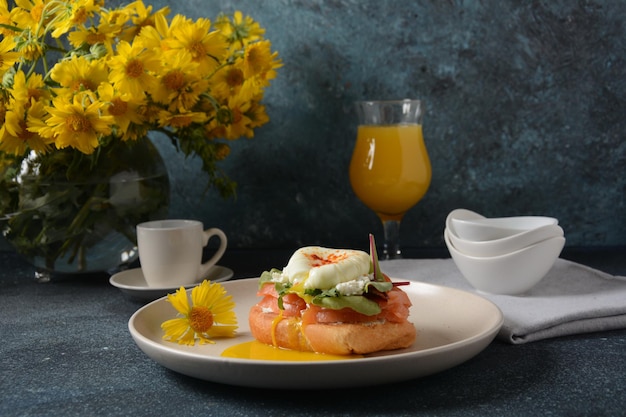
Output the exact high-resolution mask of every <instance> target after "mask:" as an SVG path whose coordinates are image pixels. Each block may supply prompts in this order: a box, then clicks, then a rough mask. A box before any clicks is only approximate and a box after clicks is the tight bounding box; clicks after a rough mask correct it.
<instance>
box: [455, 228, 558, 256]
mask: <svg viewBox="0 0 626 417" xmlns="http://www.w3.org/2000/svg"><path fill="white" fill-rule="evenodd" d="M446 230H447V231H448V237H449V238H450V241H451V242H452V245H453V246H454V247H455V248H456V249H457V250H458V251H459V252H462V253H464V254H465V255H470V256H480V257H489V256H499V255H504V254H507V253H511V252H515V251H517V250H520V249H523V248H525V247H526V246H530V245H533V244H535V243H538V242H541V241H543V240H546V239H550V238H553V237H559V236H563V229H562V228H561V226H559V225H556V224H549V225H546V226H541V227H538V228H536V229H530V230H525V231H522V232H519V233H516V234H513V235H510V236H507V237H503V238H501V239H494V240H483V241H473V240H466V239H461V238H460V237H458V236H457V235H455V234H454V233H451V232H450V230H448V229H446Z"/></svg>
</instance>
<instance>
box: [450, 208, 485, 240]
mask: <svg viewBox="0 0 626 417" xmlns="http://www.w3.org/2000/svg"><path fill="white" fill-rule="evenodd" d="M484 218H485V216H483V215H482V214H478V213H476V212H474V211H472V210H467V209H462V208H460V209H455V210H452V211H451V212H450V213H448V217H446V228H447V229H448V230H450V232H451V233H452V234H455V235H456V230H454V225H453V224H452V219H459V220H476V219H484Z"/></svg>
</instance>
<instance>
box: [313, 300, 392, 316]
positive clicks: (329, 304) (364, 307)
mask: <svg viewBox="0 0 626 417" xmlns="http://www.w3.org/2000/svg"><path fill="white" fill-rule="evenodd" d="M313 304H315V305H317V306H320V307H324V308H330V309H332V310H341V309H342V308H351V309H352V310H354V311H356V312H357V313H361V314H365V315H366V316H375V315H376V314H379V313H380V311H381V310H380V306H379V305H378V303H376V302H375V301H372V300H368V299H367V298H366V297H363V296H362V295H350V296H339V297H324V296H318V297H315V298H313Z"/></svg>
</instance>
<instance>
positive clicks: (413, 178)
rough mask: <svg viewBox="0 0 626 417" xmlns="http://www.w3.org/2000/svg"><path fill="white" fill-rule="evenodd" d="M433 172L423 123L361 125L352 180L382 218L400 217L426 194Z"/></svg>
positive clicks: (354, 188) (359, 192)
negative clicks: (423, 132) (425, 142)
mask: <svg viewBox="0 0 626 417" xmlns="http://www.w3.org/2000/svg"><path fill="white" fill-rule="evenodd" d="M431 175H432V173H431V166H430V159H429V158H428V153H427V152H426V145H425V144H424V137H423V134H422V126H421V125H418V124H407V125H382V126H375V125H361V126H359V127H358V133H357V139H356V144H355V147H354V151H353V153H352V161H351V162H350V183H351V184H352V189H353V190H354V193H355V194H356V195H357V197H358V198H359V199H360V200H361V201H362V202H363V203H365V205H366V206H368V207H369V208H370V209H372V210H374V211H375V212H376V214H378V216H379V217H380V218H381V219H382V220H383V221H384V220H401V219H402V217H403V215H404V213H406V211H407V210H409V209H410V208H411V207H413V206H414V205H415V204H417V202H418V201H419V200H420V199H421V198H422V197H423V196H424V194H426V191H427V190H428V186H429V185H430V179H431Z"/></svg>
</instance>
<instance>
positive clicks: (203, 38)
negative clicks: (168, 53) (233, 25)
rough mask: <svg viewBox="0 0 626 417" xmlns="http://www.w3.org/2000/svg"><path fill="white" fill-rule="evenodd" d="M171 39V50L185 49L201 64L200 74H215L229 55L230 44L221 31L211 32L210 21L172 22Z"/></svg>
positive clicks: (169, 40)
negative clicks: (220, 62)
mask: <svg viewBox="0 0 626 417" xmlns="http://www.w3.org/2000/svg"><path fill="white" fill-rule="evenodd" d="M170 31H171V36H172V37H171V38H170V39H168V40H167V45H168V46H169V48H170V49H184V50H186V51H187V52H189V53H190V54H191V58H192V60H193V61H194V62H197V63H198V64H199V71H200V74H202V75H206V74H210V73H211V72H213V71H214V70H215V69H216V68H217V67H218V65H219V61H222V60H223V59H224V58H225V57H226V56H227V55H228V42H227V40H226V37H225V36H224V35H223V34H222V33H221V32H220V31H211V21H210V20H209V19H202V18H200V19H198V20H196V21H195V22H191V21H190V20H188V19H180V20H176V21H172V25H171V26H170Z"/></svg>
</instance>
